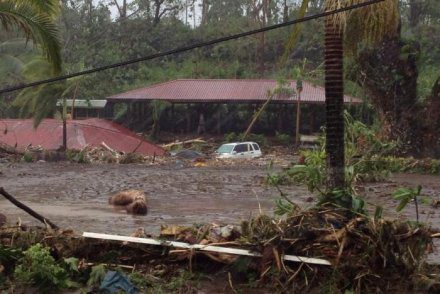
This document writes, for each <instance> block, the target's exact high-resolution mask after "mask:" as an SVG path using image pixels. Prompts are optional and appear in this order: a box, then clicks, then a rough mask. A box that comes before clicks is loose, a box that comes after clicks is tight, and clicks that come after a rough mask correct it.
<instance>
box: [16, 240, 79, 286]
mask: <svg viewBox="0 0 440 294" xmlns="http://www.w3.org/2000/svg"><path fill="white" fill-rule="evenodd" d="M14 278H15V279H16V281H17V282H19V283H22V284H24V285H32V286H37V287H38V288H39V289H40V291H41V292H48V291H49V290H58V289H63V288H69V287H71V286H72V285H73V284H72V282H71V281H70V280H69V276H68V274H67V272H66V270H64V269H63V268H62V267H61V266H59V265H58V264H57V263H56V262H55V259H54V258H53V257H52V256H51V255H50V252H49V249H48V248H45V247H43V246H42V245H41V244H36V245H34V246H32V247H30V248H29V249H28V250H26V251H25V252H24V253H23V257H22V258H21V259H20V260H19V261H18V265H17V267H16V268H15V271H14Z"/></svg>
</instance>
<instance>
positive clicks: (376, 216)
mask: <svg viewBox="0 0 440 294" xmlns="http://www.w3.org/2000/svg"><path fill="white" fill-rule="evenodd" d="M382 214H383V207H382V206H376V209H375V211H374V220H379V219H381V218H382Z"/></svg>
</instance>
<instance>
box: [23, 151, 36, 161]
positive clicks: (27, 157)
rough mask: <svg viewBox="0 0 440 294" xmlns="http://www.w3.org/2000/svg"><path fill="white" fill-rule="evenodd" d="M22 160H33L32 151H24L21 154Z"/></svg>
mask: <svg viewBox="0 0 440 294" xmlns="http://www.w3.org/2000/svg"><path fill="white" fill-rule="evenodd" d="M23 160H24V161H25V162H33V161H34V157H33V156H32V153H30V152H25V153H24V154H23Z"/></svg>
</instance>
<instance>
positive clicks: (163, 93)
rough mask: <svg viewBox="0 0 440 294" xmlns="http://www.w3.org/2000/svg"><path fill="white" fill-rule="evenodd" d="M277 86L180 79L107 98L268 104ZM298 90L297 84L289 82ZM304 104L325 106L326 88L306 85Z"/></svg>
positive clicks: (287, 99)
mask: <svg viewBox="0 0 440 294" xmlns="http://www.w3.org/2000/svg"><path fill="white" fill-rule="evenodd" d="M276 86H277V81H276V80H268V79H252V80H251V79H247V80H237V79H225V80H223V79H179V80H173V81H169V82H165V83H160V84H155V85H152V86H149V87H144V88H139V89H135V90H131V91H128V92H125V93H121V94H117V95H113V96H110V97H108V98H107V99H108V100H110V101H111V100H164V101H169V102H174V103H196V102H242V103H253V102H257V103H258V102H262V101H266V100H267V98H268V93H269V91H271V90H273V89H274V88H275V87H276ZM290 87H291V88H292V90H293V89H295V88H296V82H295V81H290ZM273 101H279V102H283V103H295V102H296V101H297V97H296V94H294V91H292V94H284V95H277V96H275V97H274V99H273ZM301 101H303V102H305V103H322V104H323V103H325V90H324V88H323V87H320V86H315V85H312V84H310V83H308V82H303V91H302V92H301ZM344 102H345V103H361V102H362V101H361V100H360V99H359V98H355V97H351V96H348V95H345V96H344Z"/></svg>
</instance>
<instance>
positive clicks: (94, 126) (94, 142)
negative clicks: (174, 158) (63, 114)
mask: <svg viewBox="0 0 440 294" xmlns="http://www.w3.org/2000/svg"><path fill="white" fill-rule="evenodd" d="M62 142H63V123H62V121H61V120H56V119H45V120H43V121H42V122H41V124H40V125H39V126H38V128H37V129H35V128H34V127H33V121H32V120H31V119H3V120H0V144H6V145H9V146H12V147H14V146H16V147H17V149H19V150H24V149H25V148H26V147H27V146H29V145H33V146H38V145H40V146H41V147H43V148H44V149H47V150H56V149H58V148H59V147H60V146H61V145H62ZM102 142H104V143H105V144H107V145H108V146H109V147H110V148H112V149H114V150H117V151H122V152H126V153H128V152H134V151H136V153H140V154H143V155H149V156H153V155H158V156H160V155H164V154H165V150H164V149H163V148H161V147H159V146H156V145H154V144H152V143H150V142H148V141H146V140H144V139H143V138H141V137H139V136H137V135H136V134H135V133H133V132H132V131H130V130H128V129H126V128H124V127H122V126H120V125H118V124H116V123H113V122H111V121H107V120H103V119H96V118H93V119H86V120H68V121H67V148H68V149H78V150H80V149H83V148H84V147H86V146H95V147H97V146H100V145H101V143H102Z"/></svg>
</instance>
